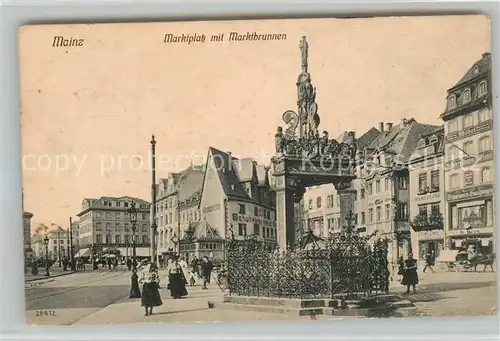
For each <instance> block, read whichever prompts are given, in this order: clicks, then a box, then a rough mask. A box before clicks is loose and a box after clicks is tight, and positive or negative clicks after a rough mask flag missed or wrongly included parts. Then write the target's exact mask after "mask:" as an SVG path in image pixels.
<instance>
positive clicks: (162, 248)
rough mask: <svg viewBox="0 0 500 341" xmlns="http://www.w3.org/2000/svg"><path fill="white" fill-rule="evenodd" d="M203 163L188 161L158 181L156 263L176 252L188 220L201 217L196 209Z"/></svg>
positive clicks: (201, 182)
mask: <svg viewBox="0 0 500 341" xmlns="http://www.w3.org/2000/svg"><path fill="white" fill-rule="evenodd" d="M204 174H205V165H200V166H198V165H191V166H190V167H188V168H187V169H185V170H183V171H181V172H178V173H170V174H168V176H167V178H164V179H160V181H159V184H158V185H157V193H156V197H157V201H156V212H157V217H156V220H157V226H158V255H159V258H160V259H159V263H160V264H163V263H164V261H165V260H166V259H167V258H168V257H169V256H170V255H172V254H173V253H178V252H179V241H180V240H181V239H182V238H183V237H184V233H185V231H186V230H187V229H188V227H189V226H190V224H191V223H194V222H199V221H200V218H201V214H200V211H199V209H198V206H199V202H200V198H201V188H202V186H203V176H204Z"/></svg>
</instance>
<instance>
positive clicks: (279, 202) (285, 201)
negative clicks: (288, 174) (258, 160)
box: [276, 188, 295, 250]
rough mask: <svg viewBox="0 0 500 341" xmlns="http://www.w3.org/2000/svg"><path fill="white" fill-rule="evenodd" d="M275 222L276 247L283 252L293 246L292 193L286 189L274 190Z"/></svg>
mask: <svg viewBox="0 0 500 341" xmlns="http://www.w3.org/2000/svg"><path fill="white" fill-rule="evenodd" d="M276 222H277V230H278V231H277V235H278V240H277V242H278V246H279V248H280V250H285V249H286V247H287V246H288V245H294V244H295V221H294V201H293V193H292V192H291V191H290V190H288V189H286V188H280V189H276Z"/></svg>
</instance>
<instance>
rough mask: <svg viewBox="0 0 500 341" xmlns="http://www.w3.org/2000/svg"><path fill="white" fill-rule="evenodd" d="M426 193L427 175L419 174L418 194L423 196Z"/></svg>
mask: <svg viewBox="0 0 500 341" xmlns="http://www.w3.org/2000/svg"><path fill="white" fill-rule="evenodd" d="M427 192H428V188H427V173H421V174H419V175H418V194H425V193H427Z"/></svg>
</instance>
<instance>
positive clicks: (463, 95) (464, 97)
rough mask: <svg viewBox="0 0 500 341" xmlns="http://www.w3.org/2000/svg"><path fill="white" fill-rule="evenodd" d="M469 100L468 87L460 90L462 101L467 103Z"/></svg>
mask: <svg viewBox="0 0 500 341" xmlns="http://www.w3.org/2000/svg"><path fill="white" fill-rule="evenodd" d="M469 101H470V89H465V90H464V92H462V103H467V102H469Z"/></svg>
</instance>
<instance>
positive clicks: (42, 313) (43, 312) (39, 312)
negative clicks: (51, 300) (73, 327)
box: [35, 310, 56, 316]
mask: <svg viewBox="0 0 500 341" xmlns="http://www.w3.org/2000/svg"><path fill="white" fill-rule="evenodd" d="M35 316H56V312H55V311H54V310H37V311H35Z"/></svg>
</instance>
